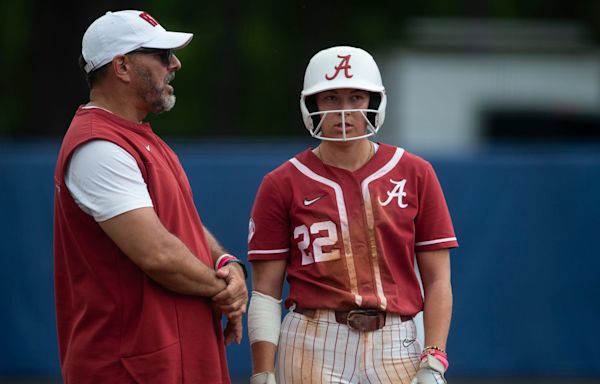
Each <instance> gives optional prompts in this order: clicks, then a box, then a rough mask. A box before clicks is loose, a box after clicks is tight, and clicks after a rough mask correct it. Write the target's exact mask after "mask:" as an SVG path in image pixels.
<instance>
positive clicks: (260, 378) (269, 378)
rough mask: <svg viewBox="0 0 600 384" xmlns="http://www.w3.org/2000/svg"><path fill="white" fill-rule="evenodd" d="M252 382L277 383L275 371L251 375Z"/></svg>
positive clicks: (258, 383)
mask: <svg viewBox="0 0 600 384" xmlns="http://www.w3.org/2000/svg"><path fill="white" fill-rule="evenodd" d="M250 384H277V383H276V382H275V374H274V373H273V372H261V373H256V374H254V375H252V376H250Z"/></svg>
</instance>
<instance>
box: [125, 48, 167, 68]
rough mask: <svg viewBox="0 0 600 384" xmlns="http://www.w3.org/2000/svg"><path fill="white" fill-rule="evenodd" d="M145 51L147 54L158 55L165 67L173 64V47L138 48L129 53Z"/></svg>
mask: <svg viewBox="0 0 600 384" xmlns="http://www.w3.org/2000/svg"><path fill="white" fill-rule="evenodd" d="M132 53H143V54H146V55H154V56H158V58H159V59H160V61H161V62H162V63H163V65H164V66H165V67H168V66H169V64H171V59H172V58H173V50H172V49H160V48H138V49H136V50H135V51H131V52H129V53H128V55H129V54H132Z"/></svg>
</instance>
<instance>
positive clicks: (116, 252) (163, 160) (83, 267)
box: [54, 108, 230, 384]
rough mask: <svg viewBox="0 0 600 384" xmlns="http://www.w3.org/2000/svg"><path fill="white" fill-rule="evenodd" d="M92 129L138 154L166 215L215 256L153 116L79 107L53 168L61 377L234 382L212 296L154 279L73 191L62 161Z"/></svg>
mask: <svg viewBox="0 0 600 384" xmlns="http://www.w3.org/2000/svg"><path fill="white" fill-rule="evenodd" d="M94 139H102V140H108V141H111V142H113V143H115V144H117V145H118V146H120V147H121V148H123V149H125V150H126V151H127V152H128V153H129V154H131V156H133V157H134V158H135V160H136V162H137V165H138V167H139V169H140V171H141V173H142V176H143V178H144V181H145V182H146V184H147V186H148V191H149V193H150V197H151V198H152V202H153V204H154V209H155V211H156V213H157V215H158V217H159V218H160V221H161V222H162V224H163V225H164V226H165V227H166V228H167V230H168V231H169V232H171V233H172V234H174V235H175V236H177V237H178V238H179V239H180V240H181V241H182V242H183V243H184V244H185V245H186V246H187V247H188V248H189V249H190V250H191V251H192V253H193V254H195V255H196V257H198V259H200V260H201V261H202V262H203V263H205V264H206V265H208V266H212V257H211V253H210V250H209V247H208V244H207V241H206V238H205V236H204V230H203V226H202V222H201V221H200V217H199V216H198V213H197V211H196V207H195V205H194V200H193V196H192V191H191V188H190V185H189V182H188V179H187V176H186V175H185V172H184V170H183V168H182V167H181V165H180V163H179V159H178V158H177V156H176V155H175V153H174V152H173V151H172V150H171V149H170V148H169V147H168V146H167V144H165V143H164V142H163V141H162V140H161V139H160V138H159V137H158V136H156V135H155V134H154V132H153V131H152V128H151V127H150V125H149V124H136V123H132V122H130V121H127V120H124V119H122V118H120V117H118V116H116V115H113V114H111V113H109V112H107V111H104V110H101V109H98V108H92V109H83V108H79V109H78V111H77V112H76V114H75V116H74V118H73V121H72V122H71V126H70V127H69V129H68V131H67V133H66V135H65V137H64V140H63V143H62V146H61V149H60V153H59V155H58V161H57V164H56V171H55V178H54V181H55V187H56V190H55V204H54V279H55V297H56V317H57V325H58V341H59V347H60V359H61V371H62V374H63V378H64V380H65V383H77V384H80V383H132V382H141V383H161V384H171V383H182V382H185V383H203V384H204V383H229V382H230V380H229V375H228V371H227V361H226V357H225V350H224V342H223V332H222V329H221V323H220V315H217V314H215V313H214V312H213V310H212V307H211V304H210V299H206V298H201V297H194V296H186V295H180V294H177V293H174V292H171V291H169V290H167V289H165V288H163V287H162V286H161V285H159V284H158V283H156V282H155V281H153V280H152V279H150V278H149V277H148V276H147V275H146V274H144V272H142V270H141V269H139V268H138V267H137V266H136V265H135V264H134V263H133V262H132V261H131V260H130V259H129V258H128V257H127V256H126V255H125V254H124V253H123V252H121V251H120V249H119V248H118V247H117V246H116V245H115V243H113V241H112V240H111V239H110V238H109V237H108V236H107V235H106V234H105V233H104V232H103V231H102V229H101V228H100V226H99V225H98V224H97V223H96V222H95V220H94V218H93V217H91V216H89V215H88V214H86V213H84V212H83V211H82V210H81V209H80V208H79V207H78V206H77V204H76V203H75V201H74V200H73V198H72V197H71V194H70V193H69V191H68V189H67V187H66V185H65V182H64V172H65V167H66V165H67V164H68V161H69V159H70V156H71V155H72V154H73V151H74V150H75V149H76V148H77V147H78V146H79V145H81V144H83V143H85V142H87V141H90V140H94Z"/></svg>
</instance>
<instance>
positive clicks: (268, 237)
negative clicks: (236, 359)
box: [248, 47, 458, 384]
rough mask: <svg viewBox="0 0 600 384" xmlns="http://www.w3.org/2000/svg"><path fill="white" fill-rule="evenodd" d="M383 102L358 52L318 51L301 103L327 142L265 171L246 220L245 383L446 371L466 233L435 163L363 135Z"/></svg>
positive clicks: (419, 378)
mask: <svg viewBox="0 0 600 384" xmlns="http://www.w3.org/2000/svg"><path fill="white" fill-rule="evenodd" d="M385 107H386V94H385V89H384V87H383V84H382V82H381V76H380V73H379V69H378V67H377V64H376V63H375V61H374V60H373V58H372V57H371V55H370V54H368V53H367V52H365V51H364V50H362V49H358V48H353V47H333V48H330V49H326V50H323V51H320V52H318V53H317V54H316V55H315V56H314V57H313V58H312V59H311V60H310V62H309V64H308V67H307V69H306V74H305V78H304V89H303V90H302V93H301V98H300V109H301V111H302V116H303V120H304V124H305V125H306V128H307V129H308V130H309V132H310V133H311V135H312V136H313V137H316V138H318V139H321V140H322V141H321V143H320V145H319V146H317V147H316V148H315V149H308V150H306V151H304V152H302V153H300V154H298V155H297V156H295V157H294V158H292V159H290V160H289V161H287V162H286V163H284V164H283V165H281V166H280V167H278V168H277V169H275V170H274V171H272V172H271V173H269V174H267V175H266V176H265V177H264V179H263V181H262V184H261V186H260V189H259V191H258V193H257V196H256V200H255V202H254V207H253V209H252V214H251V219H250V226H249V238H248V242H249V247H248V249H249V251H248V257H249V260H250V261H252V267H253V288H254V290H253V292H252V300H251V304H250V308H249V314H248V326H249V337H250V343H251V346H252V359H253V375H252V377H251V383H274V382H277V383H304V382H306V383H330V382H332V383H406V384H408V383H411V382H412V383H413V384H414V383H420V384H429V383H444V382H445V379H444V372H445V371H446V369H447V367H448V359H447V356H446V353H445V351H444V348H445V344H446V338H447V335H448V329H449V326H450V317H451V311H452V292H451V285H450V258H449V249H450V248H454V247H457V246H458V243H457V240H456V237H455V235H454V230H453V227H452V222H451V219H450V215H449V213H448V208H447V206H446V202H445V199H444V195H443V193H442V189H441V187H440V184H439V182H438V180H437V177H436V175H435V172H434V170H433V168H432V167H431V165H430V164H429V163H428V162H426V161H425V160H423V159H422V158H420V157H418V156H416V155H413V154H411V153H409V152H407V151H405V150H404V149H402V148H398V147H394V146H391V145H387V144H383V143H375V142H372V141H370V140H369V139H368V138H369V137H370V136H372V135H374V134H375V133H377V131H378V130H379V128H380V127H381V125H382V124H383V121H384V117H385ZM415 256H416V257H415ZM415 259H416V261H417V263H418V266H419V270H420V273H421V280H422V282H423V288H424V293H425V294H424V299H423V296H422V295H421V289H420V286H419V281H418V278H417V276H416V274H415V272H414V262H415ZM286 275H287V280H288V282H289V288H290V291H289V296H288V297H287V298H286V300H285V306H286V308H288V309H289V310H290V311H289V313H288V314H287V315H286V316H285V318H284V320H283V322H282V323H281V324H280V319H281V295H282V286H283V279H284V278H285V276H286ZM420 311H424V324H425V325H424V329H425V344H426V346H425V348H422V347H421V345H420V343H419V342H418V341H417V340H416V339H417V335H416V328H415V324H414V321H413V317H414V316H415V315H416V314H417V313H418V312H420Z"/></svg>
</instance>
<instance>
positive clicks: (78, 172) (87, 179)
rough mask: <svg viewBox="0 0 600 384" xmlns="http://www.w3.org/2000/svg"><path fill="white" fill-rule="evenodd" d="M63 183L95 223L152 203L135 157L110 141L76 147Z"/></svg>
mask: <svg viewBox="0 0 600 384" xmlns="http://www.w3.org/2000/svg"><path fill="white" fill-rule="evenodd" d="M65 184H66V185H67V188H68V189H69V192H70V193H71V196H72V197H73V199H74V200H75V202H76V203H77V205H78V206H79V207H80V208H81V209H82V210H83V211H84V212H85V213H87V214H88V215H91V216H93V217H94V220H96V221H97V222H102V221H105V220H108V219H111V218H113V217H115V216H117V215H120V214H121V213H125V212H128V211H131V210H133V209H137V208H144V207H152V206H153V204H152V199H151V198H150V194H149V193H148V187H147V185H146V183H145V182H144V178H143V176H142V173H141V171H140V169H139V167H138V165H137V163H136V161H135V159H134V158H133V156H131V155H130V154H129V153H128V152H127V151H126V150H124V149H123V148H121V147H119V146H118V145H116V144H114V143H112V142H110V141H106V140H93V141H90V142H87V143H85V144H83V145H81V146H80V147H78V148H77V149H76V150H75V151H74V152H73V155H72V156H71V160H70V161H69V164H68V165H67V170H66V172H65Z"/></svg>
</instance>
